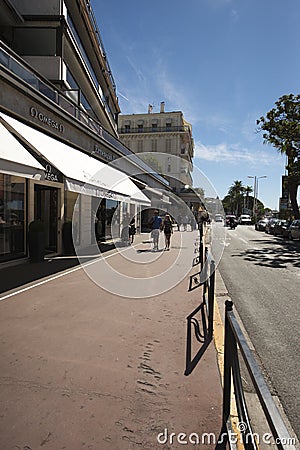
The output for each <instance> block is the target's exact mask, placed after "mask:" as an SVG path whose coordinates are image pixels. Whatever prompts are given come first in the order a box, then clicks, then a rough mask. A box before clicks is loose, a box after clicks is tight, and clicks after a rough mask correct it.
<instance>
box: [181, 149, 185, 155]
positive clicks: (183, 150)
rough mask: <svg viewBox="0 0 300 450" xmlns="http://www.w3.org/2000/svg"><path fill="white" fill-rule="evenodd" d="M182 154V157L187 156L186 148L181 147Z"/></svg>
mask: <svg viewBox="0 0 300 450" xmlns="http://www.w3.org/2000/svg"><path fill="white" fill-rule="evenodd" d="M180 153H181V154H182V155H185V153H186V152H185V148H184V147H181V150H180Z"/></svg>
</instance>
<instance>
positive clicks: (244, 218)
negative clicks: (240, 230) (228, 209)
mask: <svg viewBox="0 0 300 450" xmlns="http://www.w3.org/2000/svg"><path fill="white" fill-rule="evenodd" d="M251 223H252V220H251V216H250V215H249V214H241V215H240V217H239V224H240V225H251Z"/></svg>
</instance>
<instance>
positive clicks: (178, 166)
mask: <svg viewBox="0 0 300 450" xmlns="http://www.w3.org/2000/svg"><path fill="white" fill-rule="evenodd" d="M118 130H119V136H120V140H121V141H122V142H123V143H124V144H125V145H126V146H127V147H129V148H130V149H131V150H132V151H133V152H134V153H136V154H141V153H147V155H146V156H145V161H147V162H148V163H149V165H150V166H152V167H153V169H154V170H155V171H157V172H159V173H161V174H162V175H163V176H164V177H165V178H167V180H168V181H169V183H170V186H171V188H172V190H173V192H175V193H176V194H178V195H180V192H181V191H182V190H184V189H186V187H187V186H192V184H193V181H192V175H191V174H192V170H193V162H192V159H193V156H194V140H193V137H192V126H191V124H189V123H188V122H187V121H186V120H185V119H184V117H183V113H182V112H181V111H171V112H169V111H168V112H166V111H165V104H164V102H161V104H160V112H158V113H155V112H153V108H152V106H151V105H149V106H148V112H147V113H145V114H120V115H119V121H118ZM155 153H156V155H155ZM172 156H173V157H172ZM141 157H142V156H141Z"/></svg>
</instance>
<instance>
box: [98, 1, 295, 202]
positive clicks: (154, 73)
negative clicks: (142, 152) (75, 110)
mask: <svg viewBox="0 0 300 450" xmlns="http://www.w3.org/2000/svg"><path fill="white" fill-rule="evenodd" d="M91 5H92V8H93V11H94V14H95V17H96V21H97V24H98V28H99V30H100V35H101V38H102V40H103V44H104V48H105V50H106V54H107V58H108V62H109V64H110V67H111V70H112V74H113V77H114V80H115V82H116V86H117V95H118V99H119V105H120V108H121V113H123V114H133V113H135V114H138V113H146V112H147V110H148V104H152V105H153V112H159V110H160V102H162V101H164V102H165V111H182V112H183V114H184V117H185V119H186V120H187V121H188V122H189V123H191V125H192V129H193V138H194V142H195V157H194V160H193V163H194V166H195V168H196V171H195V178H197V173H199V171H201V172H202V173H204V175H205V176H206V177H207V178H208V179H209V181H210V182H211V184H212V185H213V186H214V188H215V190H216V192H217V194H218V196H219V197H220V198H223V197H224V196H225V195H226V194H227V192H228V189H229V188H230V186H231V185H232V184H233V183H234V181H235V180H239V181H242V183H243V185H244V186H248V185H249V186H252V188H253V181H254V179H253V178H248V177H249V176H251V177H254V176H256V177H266V178H261V179H259V182H258V186H259V187H258V198H259V199H260V200H261V201H262V202H263V203H264V205H265V207H268V208H271V209H278V202H279V197H280V195H281V176H282V175H284V173H285V157H284V156H283V155H280V154H279V153H278V151H277V150H276V149H275V148H274V147H272V146H271V145H269V144H264V142H263V137H262V133H259V132H258V131H257V125H256V119H258V118H260V117H261V116H265V115H266V113H267V112H268V111H269V110H270V109H272V108H273V107H274V106H275V102H276V101H277V100H278V98H279V97H281V96H282V95H284V94H290V93H293V94H299V93H300V92H299V90H300V89H299V84H300V57H299V52H300V28H299V23H300V2H299V0H285V1H282V0H185V2H183V1H179V0H160V1H158V0H151V1H150V2H149V1H137V0H130V1H127V2H125V1H124V0H115V1H111V2H108V1H107V0H91ZM194 187H201V186H198V183H197V179H194Z"/></svg>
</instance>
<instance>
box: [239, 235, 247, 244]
mask: <svg viewBox="0 0 300 450" xmlns="http://www.w3.org/2000/svg"><path fill="white" fill-rule="evenodd" d="M239 240H240V241H242V242H244V244H248V241H246V239H243V238H241V237H239Z"/></svg>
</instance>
